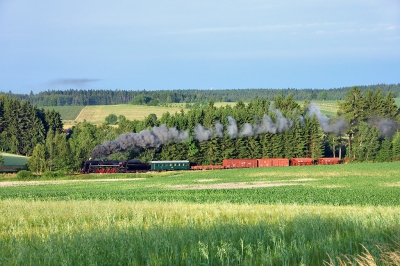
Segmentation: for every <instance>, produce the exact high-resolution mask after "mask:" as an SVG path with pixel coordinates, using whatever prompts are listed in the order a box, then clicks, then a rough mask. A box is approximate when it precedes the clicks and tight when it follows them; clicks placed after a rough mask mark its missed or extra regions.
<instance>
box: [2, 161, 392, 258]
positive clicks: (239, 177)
mask: <svg viewBox="0 0 400 266" xmlns="http://www.w3.org/2000/svg"><path fill="white" fill-rule="evenodd" d="M398 195H400V164H399V163H376V164H347V165H333V166H311V167H282V168H255V169H237V170H234V169H233V170H214V171H198V172H196V171H182V172H167V173H146V174H118V175H85V176H72V177H69V178H66V179H65V180H40V179H39V180H28V181H13V182H10V181H2V182H0V205H1V206H2V208H0V235H1V236H2V237H1V239H0V252H1V254H2V256H1V258H0V264H7V265H9V264H12V265H14V264H17V265H25V264H33V265H37V264H48V265H54V264H64V265H94V264H103V265H104V264H113V265H323V263H324V262H330V258H331V259H332V263H333V264H335V263H336V264H337V263H338V260H339V259H338V257H339V258H344V257H343V256H344V254H349V258H350V259H352V260H353V261H354V257H352V256H354V255H356V254H362V253H363V252H365V250H364V249H363V246H365V248H367V249H368V251H369V252H370V253H371V255H372V256H373V257H374V258H375V260H376V262H377V265H381V264H379V257H380V256H382V254H383V252H382V251H380V249H379V248H378V247H383V246H384V245H385V244H391V243H392V241H394V240H396V237H399V236H400V231H399V228H400V198H399V197H398ZM362 245H363V246H362ZM398 248H400V247H398Z"/></svg>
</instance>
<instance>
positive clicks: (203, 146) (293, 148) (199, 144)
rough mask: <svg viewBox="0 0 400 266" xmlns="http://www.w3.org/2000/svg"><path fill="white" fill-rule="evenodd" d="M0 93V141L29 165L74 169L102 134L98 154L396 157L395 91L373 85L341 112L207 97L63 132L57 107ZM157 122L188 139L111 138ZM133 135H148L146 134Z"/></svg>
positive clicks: (198, 160)
mask: <svg viewBox="0 0 400 266" xmlns="http://www.w3.org/2000/svg"><path fill="white" fill-rule="evenodd" d="M0 99H1V101H0V114H1V115H0V121H1V123H0V126H1V127H0V129H1V131H0V136H1V147H0V148H1V149H2V150H3V151H8V152H15V153H22V154H28V155H32V156H31V158H30V159H29V161H28V165H29V168H30V170H32V171H36V172H45V171H49V170H51V171H56V170H67V171H78V170H79V168H80V166H81V163H82V161H84V160H88V159H89V157H90V156H91V154H92V152H93V150H94V149H95V147H96V146H98V145H101V144H103V143H104V142H106V141H111V144H110V143H109V144H110V145H109V146H110V147H115V148H116V149H115V152H111V153H110V155H107V157H101V158H98V159H132V158H138V159H141V160H142V161H144V162H148V161H150V160H181V159H187V160H189V161H191V162H192V163H195V164H198V165H205V164H220V163H221V161H222V159H224V158H267V157H276V158H279V157H284V158H293V157H312V158H315V159H316V158H318V157H321V156H326V157H341V158H344V159H345V160H347V161H370V162H374V161H392V160H399V159H400V133H399V132H398V125H397V122H398V117H399V110H398V108H397V106H396V105H395V103H394V99H393V94H391V93H388V94H385V93H383V92H382V91H381V90H379V89H378V90H376V91H372V90H370V91H367V92H366V93H362V92H361V90H360V89H359V88H352V89H351V90H350V91H349V92H348V94H347V96H346V98H345V100H344V102H343V103H342V104H340V106H339V115H340V116H338V117H336V118H331V119H329V118H327V117H326V116H323V115H322V114H321V113H320V112H319V111H318V109H315V106H314V105H312V104H310V102H309V101H306V102H305V104H304V106H300V105H299V104H298V103H297V102H296V101H295V99H294V97H292V95H288V96H286V97H284V96H283V95H280V94H279V95H277V96H276V97H275V98H274V101H273V103H272V102H270V101H269V100H267V99H265V98H255V99H253V100H250V101H249V103H248V104H245V103H244V102H243V101H241V100H239V101H238V102H237V103H236V105H235V106H224V107H218V108H217V107H216V106H215V105H214V101H212V100H210V101H209V102H208V104H207V105H206V106H205V107H196V108H192V109H188V110H187V111H184V110H181V111H180V112H178V113H175V114H170V113H165V114H163V115H162V116H161V117H160V118H158V117H156V115H154V114H151V115H149V116H148V117H146V118H145V119H144V120H142V121H138V120H134V121H130V120H128V119H126V118H125V117H124V116H120V117H118V126H117V127H113V126H111V125H109V124H107V123H104V124H102V125H100V126H95V125H92V124H90V123H79V124H77V125H76V126H75V127H73V128H72V129H71V130H69V131H67V132H63V131H61V128H62V124H61V121H60V120H59V118H57V119H56V117H59V116H58V115H57V113H56V112H50V111H49V112H47V113H46V112H43V110H41V109H38V108H36V107H32V106H31V105H30V104H29V103H28V102H26V101H19V100H16V99H11V98H9V97H7V96H2V97H1V98H0ZM163 124H164V125H166V126H167V127H168V128H176V130H179V131H184V130H187V132H188V138H187V139H186V140H185V141H182V142H178V143H176V142H174V141H171V142H169V141H166V144H164V145H156V144H152V145H146V144H144V146H143V147H146V148H140V147H139V146H137V145H136V146H135V145H133V147H134V148H127V149H125V150H124V149H123V147H129V145H131V144H128V143H124V144H123V145H120V144H118V145H117V143H116V142H118V141H126V140H127V139H128V138H127V137H126V136H125V135H124V134H126V133H127V132H136V133H135V134H147V135H146V136H150V135H149V134H150V132H152V131H153V129H154V127H160V126H161V125H163ZM199 125H201V126H199ZM267 127H269V128H267ZM121 135H122V136H121ZM153 137H154V136H153ZM139 140H140V141H149V142H154V138H153V139H152V137H151V136H150V137H149V138H146V137H145V135H143V136H141V137H139ZM124 145H125V146H124ZM131 147H132V145H131ZM93 159H94V158H93Z"/></svg>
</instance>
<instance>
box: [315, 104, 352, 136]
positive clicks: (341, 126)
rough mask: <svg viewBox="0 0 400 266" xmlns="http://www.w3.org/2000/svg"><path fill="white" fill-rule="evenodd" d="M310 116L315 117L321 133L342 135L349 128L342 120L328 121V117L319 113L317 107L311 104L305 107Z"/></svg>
mask: <svg viewBox="0 0 400 266" xmlns="http://www.w3.org/2000/svg"><path fill="white" fill-rule="evenodd" d="M307 110H308V113H309V115H310V116H312V115H315V116H316V117H317V119H318V122H319V124H320V125H321V128H322V131H324V132H325V133H335V134H343V133H345V132H346V130H347V129H348V128H349V124H348V123H347V121H346V120H345V119H344V118H339V119H338V120H334V121H332V120H330V119H329V117H327V116H326V115H324V114H322V113H321V110H320V109H319V107H318V105H316V104H314V103H311V104H309V105H308V106H307Z"/></svg>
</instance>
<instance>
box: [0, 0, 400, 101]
mask: <svg viewBox="0 0 400 266" xmlns="http://www.w3.org/2000/svg"><path fill="white" fill-rule="evenodd" d="M379 83H386V84H393V83H396V84H397V83H400V1H399V0H324V1H321V0H302V1H298V0H297V1H296V0H281V1H276V0H274V1H270V0H246V1H244V0H243V1H242V0H229V1H228V0H219V1H215V0H202V1H188V0H169V1H160V0H146V1H132V0H131V1H128V0H115V1H105V0H85V1H81V0H79V1H78V0H57V1H54V0H38V1H31V0H29V1H28V0H0V91H2V92H9V91H11V92H13V93H24V94H29V93H30V92H31V91H32V92H33V93H39V92H41V91H47V90H68V89H79V90H88V89H93V90H97V89H99V90H100V89H101V90H172V89H178V90H186V89H201V90H209V89H215V90H218V89H246V88H274V89H281V88H297V89H302V88H316V89H330V88H338V87H345V86H356V85H372V84H379Z"/></svg>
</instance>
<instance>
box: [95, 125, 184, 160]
mask: <svg viewBox="0 0 400 266" xmlns="http://www.w3.org/2000/svg"><path fill="white" fill-rule="evenodd" d="M187 140H189V133H188V131H187V130H186V131H179V130H177V129H176V128H168V127H167V126H166V125H161V126H159V127H154V128H153V130H152V131H150V130H142V131H140V132H139V133H125V134H122V135H120V136H118V137H117V138H116V139H115V140H113V141H106V142H104V143H103V145H98V146H96V147H95V148H94V150H93V151H92V153H91V155H90V157H91V158H99V157H101V156H105V155H110V154H112V153H116V152H120V151H126V150H128V149H134V148H143V149H146V148H156V147H159V146H161V145H163V144H166V143H170V142H174V143H178V142H183V141H187Z"/></svg>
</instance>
